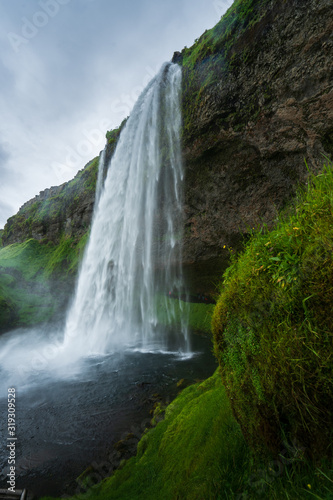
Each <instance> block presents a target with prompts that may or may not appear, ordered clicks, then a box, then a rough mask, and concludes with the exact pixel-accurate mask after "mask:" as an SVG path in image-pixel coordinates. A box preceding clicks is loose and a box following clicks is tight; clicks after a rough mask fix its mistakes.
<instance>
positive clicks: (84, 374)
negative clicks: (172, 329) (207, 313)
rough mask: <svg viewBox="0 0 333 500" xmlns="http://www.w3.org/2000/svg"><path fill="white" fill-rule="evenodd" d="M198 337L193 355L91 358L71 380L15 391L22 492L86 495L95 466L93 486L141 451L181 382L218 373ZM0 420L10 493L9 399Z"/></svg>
mask: <svg viewBox="0 0 333 500" xmlns="http://www.w3.org/2000/svg"><path fill="white" fill-rule="evenodd" d="M191 337H192V338H191V346H192V347H191V354H190V355H187V356H183V355H181V354H180V353H177V352H169V353H168V352H164V353H161V352H158V351H155V352H149V351H146V352H145V351H142V350H141V351H139V350H138V351H137V350H135V349H129V350H125V351H123V352H122V353H116V354H115V353H114V354H110V355H107V356H94V357H90V358H86V359H85V360H84V361H83V366H81V369H80V371H79V372H78V373H76V374H73V375H72V376H71V377H69V378H63V379H53V378H52V377H50V376H43V372H39V373H38V380H35V381H34V383H33V384H31V385H30V386H26V387H24V386H22V389H21V388H20V385H18V386H16V387H15V390H16V437H17V440H16V442H15V443H16V444H15V446H16V464H15V466H16V471H15V472H16V488H28V490H30V491H31V492H33V493H34V494H35V495H36V496H37V497H40V496H43V495H52V496H61V495H66V494H73V493H75V492H78V491H84V489H82V486H81V487H80V481H79V483H78V482H76V478H77V477H78V476H79V475H80V474H81V473H82V472H83V471H84V470H85V469H87V468H89V467H90V470H92V471H93V473H94V474H93V477H94V481H97V480H98V479H100V478H101V477H103V476H105V475H107V474H109V473H110V472H112V469H113V468H114V467H115V466H117V464H118V463H119V461H120V460H121V459H122V458H123V457H125V458H126V456H127V455H128V454H131V453H133V452H134V450H135V445H136V443H137V441H138V439H139V437H140V435H141V434H142V432H143V431H144V429H145V428H146V427H148V426H149V422H150V419H151V414H150V410H151V409H152V408H153V407H154V405H156V403H158V402H161V401H163V402H166V401H168V400H171V399H172V398H173V397H174V396H175V395H176V394H177V392H178V391H179V390H180V387H178V386H177V383H178V382H179V381H180V380H181V379H184V382H183V383H182V386H184V385H186V384H188V383H192V382H194V381H195V380H198V379H199V380H200V379H204V378H206V377H208V376H210V375H211V374H212V373H213V372H214V370H215V369H216V361H215V359H214V357H213V355H212V353H211V350H212V345H211V341H210V339H208V338H205V337H201V336H198V335H192V336H191ZM13 363H14V365H13V369H14V370H15V360H13ZM0 415H1V422H0V437H1V455H0V460H1V471H2V473H1V486H0V487H1V488H7V484H6V481H7V477H6V474H7V473H8V448H7V447H6V445H7V442H8V441H7V437H8V429H7V395H4V394H2V398H1V400H0ZM126 437H127V440H126V439H125V438H126ZM121 440H124V446H123V448H124V449H122V444H121V443H120V444H119V441H121ZM115 443H118V445H117V447H116V448H114V445H115ZM127 444H128V448H126V446H127ZM126 453H127V455H126Z"/></svg>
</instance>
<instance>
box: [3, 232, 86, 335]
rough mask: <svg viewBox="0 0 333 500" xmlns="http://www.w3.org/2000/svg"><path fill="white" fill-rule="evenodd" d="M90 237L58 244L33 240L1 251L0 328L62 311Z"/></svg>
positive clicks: (30, 321)
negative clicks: (0, 303)
mask: <svg viewBox="0 0 333 500" xmlns="http://www.w3.org/2000/svg"><path fill="white" fill-rule="evenodd" d="M87 239H88V233H86V234H85V235H83V236H82V237H81V238H80V239H78V240H75V239H73V238H65V237H63V238H62V240H61V242H60V243H59V245H54V244H53V243H51V242H48V243H47V244H45V243H43V242H39V241H37V240H34V239H30V240H27V241H25V242H24V243H15V244H13V245H8V246H7V247H4V248H2V249H1V250H0V291H1V294H0V295H1V297H2V306H1V311H2V313H1V314H0V328H2V329H5V328H8V327H13V326H22V325H32V324H37V323H41V322H44V321H47V320H49V319H50V318H51V317H52V316H53V315H54V314H55V313H56V312H58V311H59V309H60V308H61V307H62V305H63V303H64V301H66V299H67V294H68V292H69V290H70V289H71V284H72V283H73V279H74V276H75V275H76V272H77V269H78V266H79V263H80V260H81V258H82V255H83V250H84V247H85V244H86V242H87ZM64 285H65V286H64Z"/></svg>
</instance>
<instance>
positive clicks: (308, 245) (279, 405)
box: [213, 165, 333, 462]
mask: <svg viewBox="0 0 333 500" xmlns="http://www.w3.org/2000/svg"><path fill="white" fill-rule="evenodd" d="M289 212H291V213H289V214H285V215H284V216H281V218H280V221H279V223H278V225H277V227H276V228H275V229H274V230H272V231H270V232H268V231H267V230H265V228H264V229H261V230H259V231H256V232H254V234H253V235H252V238H251V240H250V242H249V244H247V246H246V249H245V251H244V252H243V253H242V255H240V256H238V257H237V258H236V259H234V261H233V262H232V264H231V266H230V267H229V268H228V270H227V271H226V272H225V274H224V279H223V284H222V288H221V294H220V298H219V300H218V303H217V306H216V308H215V311H214V316H213V333H214V340H215V353H216V356H217V358H218V360H219V362H220V366H221V372H222V379H223V383H224V384H225V387H226V390H227V393H228V395H229V397H230V398H231V401H232V407H233V411H234V415H235V416H236V419H237V421H238V422H239V424H240V425H241V428H242V430H243V433H244V435H245V436H246V439H247V441H248V442H249V443H250V444H251V445H252V447H253V448H254V449H256V450H259V451H261V452H265V451H266V450H267V449H269V450H270V451H271V452H273V453H274V454H275V455H276V454H278V452H279V451H281V449H282V447H283V442H284V440H285V439H286V437H287V438H288V439H289V440H291V441H295V442H297V443H299V446H300V447H302V448H304V450H305V451H304V452H305V455H306V456H307V457H308V458H309V459H311V460H313V461H315V462H318V461H320V460H321V459H323V458H325V457H327V458H330V457H331V456H332V429H333V390H332V389H333V387H332V384H333V363H332V332H333V318H332V309H333V253H332V250H333V224H332V220H333V219H332V216H333V170H332V165H328V166H326V167H325V168H324V170H323V172H322V173H321V174H320V175H318V176H316V177H315V176H313V175H311V176H310V177H309V181H308V185H307V188H306V189H305V190H304V191H302V192H300V193H299V196H298V200H297V202H296V205H295V206H294V208H293V209H292V210H289Z"/></svg>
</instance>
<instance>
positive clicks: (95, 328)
mask: <svg viewBox="0 0 333 500" xmlns="http://www.w3.org/2000/svg"><path fill="white" fill-rule="evenodd" d="M180 96H181V69H180V67H179V66H178V65H175V64H172V63H165V64H164V65H163V66H162V68H161V70H160V72H159V73H158V74H157V76H156V77H155V78H154V79H153V80H152V81H151V82H150V83H149V84H148V86H147V87H146V89H145V90H144V91H143V93H142V94H141V96H140V97H139V99H138V101H137V103H136V105H135V106H134V108H133V111H132V113H131V115H130V117H129V119H128V120H127V123H126V125H125V127H124V129H123V130H122V132H121V134H120V138H119V141H118V144H117V147H116V150H115V152H114V155H113V157H112V159H111V161H110V164H109V165H108V169H107V176H106V179H105V181H104V185H103V186H102V177H103V175H102V172H103V171H104V160H105V153H103V155H102V156H101V160H100V168H99V176H98V188H97V193H96V202H95V210H94V216H93V222H92V227H91V233H90V238H89V242H88V244H87V247H86V251H85V255H84V258H83V261H82V265H81V270H80V273H79V278H78V282H77V287H76V293H75V297H74V300H73V303H72V306H71V308H70V310H69V312H68V315H67V320H66V328H65V336H64V347H66V346H69V345H70V346H71V348H73V349H75V350H76V351H82V354H83V353H84V354H89V353H91V354H93V353H103V352H107V351H108V350H109V349H110V347H111V348H113V347H114V346H117V345H132V346H134V345H140V346H145V345H151V344H154V343H158V344H159V345H162V344H163V342H164V340H163V339H165V338H166V329H167V328H166V326H167V325H168V324H169V325H172V323H173V320H174V319H175V314H176V310H179V309H180V310H183V311H184V313H183V314H182V315H181V317H182V318H183V320H182V321H183V323H182V325H181V327H178V328H179V330H180V332H179V336H178V339H179V345H181V346H182V348H183V349H186V345H187V343H186V342H187V341H186V338H187V337H186V314H185V305H184V302H183V301H181V300H180V296H181V295H182V294H183V293H184V292H183V290H182V273H181V242H182V184H183V168H182V160H181V148H180V128H181V106H180ZM170 296H171V297H172V298H170Z"/></svg>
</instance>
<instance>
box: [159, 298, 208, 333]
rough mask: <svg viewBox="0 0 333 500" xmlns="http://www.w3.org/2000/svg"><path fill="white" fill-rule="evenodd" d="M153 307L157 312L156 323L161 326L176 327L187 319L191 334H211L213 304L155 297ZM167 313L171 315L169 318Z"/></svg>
mask: <svg viewBox="0 0 333 500" xmlns="http://www.w3.org/2000/svg"><path fill="white" fill-rule="evenodd" d="M155 305H156V308H157V311H158V322H159V323H160V324H161V325H170V326H171V327H172V326H177V325H180V324H181V323H182V321H186V318H187V320H188V326H189V328H190V329H191V330H192V331H193V332H197V333H209V334H210V333H211V320H212V314H213V310H214V305H213V304H203V303H192V302H183V301H179V300H178V299H172V298H171V299H170V298H169V297H167V296H163V295H159V296H157V297H156V304H155ZM167 311H169V312H170V313H171V317H170V314H168V312H167Z"/></svg>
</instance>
